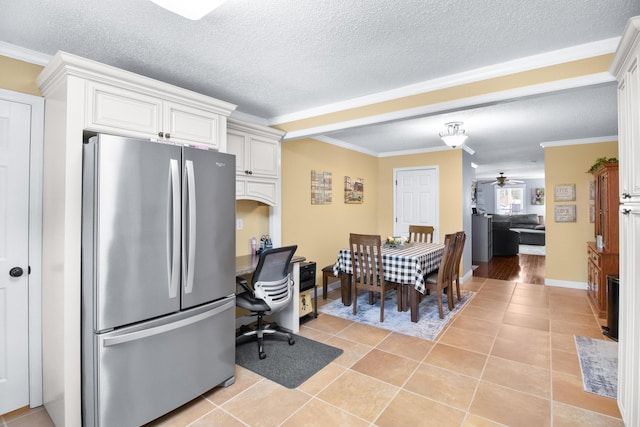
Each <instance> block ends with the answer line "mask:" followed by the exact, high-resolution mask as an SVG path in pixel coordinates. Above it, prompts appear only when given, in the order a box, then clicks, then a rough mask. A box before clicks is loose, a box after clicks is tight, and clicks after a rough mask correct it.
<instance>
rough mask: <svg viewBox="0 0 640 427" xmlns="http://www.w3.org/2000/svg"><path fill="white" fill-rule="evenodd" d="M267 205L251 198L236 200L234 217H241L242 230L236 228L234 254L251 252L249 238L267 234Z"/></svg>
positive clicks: (258, 237) (258, 238)
mask: <svg viewBox="0 0 640 427" xmlns="http://www.w3.org/2000/svg"><path fill="white" fill-rule="evenodd" d="M269 209H270V208H269V206H267V205H265V204H264V203H260V202H255V201H253V200H238V201H236V219H242V222H243V225H242V230H237V229H236V256H240V255H250V254H251V238H252V237H255V238H256V240H257V244H256V246H257V247H259V246H260V237H261V236H262V235H263V234H269Z"/></svg>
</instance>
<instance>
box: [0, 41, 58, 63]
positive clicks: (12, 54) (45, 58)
mask: <svg viewBox="0 0 640 427" xmlns="http://www.w3.org/2000/svg"><path fill="white" fill-rule="evenodd" d="M0 55H2V56H6V57H9V58H13V59H17V60H20V61H23V62H29V63H31V64H36V65H42V66H43V67H44V66H45V65H47V64H48V63H49V61H50V60H51V58H52V56H51V55H47V54H45V53H40V52H36V51H35V50H31V49H26V48H24V47H20V46H16V45H14V44H11V43H7V42H3V41H0Z"/></svg>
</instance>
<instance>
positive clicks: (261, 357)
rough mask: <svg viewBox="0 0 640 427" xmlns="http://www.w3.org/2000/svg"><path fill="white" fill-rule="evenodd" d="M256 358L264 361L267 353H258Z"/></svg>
mask: <svg viewBox="0 0 640 427" xmlns="http://www.w3.org/2000/svg"><path fill="white" fill-rule="evenodd" d="M258 357H259V358H260V360H262V359H265V358H266V357H267V353H265V352H264V351H261V352H260V353H258Z"/></svg>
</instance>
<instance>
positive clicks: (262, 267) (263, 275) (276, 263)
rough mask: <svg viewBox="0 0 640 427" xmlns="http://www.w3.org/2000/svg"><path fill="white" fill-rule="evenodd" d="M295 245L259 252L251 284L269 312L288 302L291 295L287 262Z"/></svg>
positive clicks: (293, 251) (294, 250)
mask: <svg viewBox="0 0 640 427" xmlns="http://www.w3.org/2000/svg"><path fill="white" fill-rule="evenodd" d="M296 249H298V246H297V245H293V246H284V247H281V248H275V249H266V250H264V251H263V252H262V253H260V258H259V259H258V265H257V266H256V271H255V272H254V273H253V276H252V277H251V285H252V286H253V291H254V294H255V297H256V298H259V299H261V300H263V301H264V302H266V303H267V305H268V306H269V307H270V309H271V310H270V312H271V313H273V312H276V311H279V310H280V309H282V308H284V307H285V306H287V305H288V304H289V302H290V301H291V298H292V297H293V280H292V279H291V277H290V274H289V264H290V263H291V258H293V254H294V253H295V252H296Z"/></svg>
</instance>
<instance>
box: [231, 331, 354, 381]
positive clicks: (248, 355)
mask: <svg viewBox="0 0 640 427" xmlns="http://www.w3.org/2000/svg"><path fill="white" fill-rule="evenodd" d="M294 338H295V341H296V342H295V344H293V345H289V343H288V342H287V341H286V340H279V339H268V338H267V339H265V340H264V351H265V353H266V354H267V357H266V359H263V360H260V359H259V358H258V344H257V343H256V342H255V341H250V342H247V343H244V344H241V345H238V346H236V364H238V365H240V366H242V367H243V368H247V369H249V370H250V371H253V372H255V373H256V374H259V375H262V376H263V377H265V378H268V379H270V380H272V381H275V382H277V383H278V384H280V385H283V386H285V387H287V388H296V387H298V386H299V385H300V384H302V383H303V382H305V381H306V380H308V379H309V378H311V377H312V376H313V375H314V374H315V373H316V372H318V371H319V370H321V369H322V368H324V367H325V366H327V365H328V364H329V363H331V361H333V360H334V359H335V358H336V357H338V356H340V355H341V354H342V350H341V349H339V348H335V347H331V346H329V345H326V344H322V343H320V342H317V341H313V340H310V339H308V338H305V337H301V336H299V335H294Z"/></svg>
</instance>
